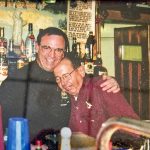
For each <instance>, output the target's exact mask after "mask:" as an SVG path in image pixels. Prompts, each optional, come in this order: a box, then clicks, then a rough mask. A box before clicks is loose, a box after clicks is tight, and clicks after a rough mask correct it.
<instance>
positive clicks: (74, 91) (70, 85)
mask: <svg viewBox="0 0 150 150" xmlns="http://www.w3.org/2000/svg"><path fill="white" fill-rule="evenodd" d="M54 74H55V77H56V82H57V84H58V86H59V87H60V88H61V89H62V90H63V91H65V92H67V93H68V94H70V95H74V96H77V95H78V93H79V91H80V88H81V86H82V83H83V78H84V76H85V71H84V67H83V66H80V67H78V68H77V69H74V68H73V66H72V63H71V61H70V60H68V59H66V58H65V59H63V60H62V61H61V62H60V63H59V64H58V65H57V66H56V67H55V69H54Z"/></svg>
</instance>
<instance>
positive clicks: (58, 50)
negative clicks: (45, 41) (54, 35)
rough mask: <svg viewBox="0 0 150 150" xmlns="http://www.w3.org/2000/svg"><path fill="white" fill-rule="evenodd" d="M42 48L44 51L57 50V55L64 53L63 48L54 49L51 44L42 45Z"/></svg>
mask: <svg viewBox="0 0 150 150" xmlns="http://www.w3.org/2000/svg"><path fill="white" fill-rule="evenodd" d="M41 48H42V50H43V51H44V52H47V53H49V52H52V50H53V51H54V52H55V54H56V55H60V54H62V52H64V49H63V48H56V49H52V48H51V47H50V46H47V45H41Z"/></svg>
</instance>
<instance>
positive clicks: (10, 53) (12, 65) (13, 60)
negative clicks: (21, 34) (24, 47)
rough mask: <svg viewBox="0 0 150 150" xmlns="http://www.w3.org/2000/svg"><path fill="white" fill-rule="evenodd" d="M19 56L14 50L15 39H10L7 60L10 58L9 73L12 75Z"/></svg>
mask: <svg viewBox="0 0 150 150" xmlns="http://www.w3.org/2000/svg"><path fill="white" fill-rule="evenodd" d="M18 58H19V56H18V55H17V54H16V53H15V52H14V44H13V40H12V39H10V40H9V46H8V53H7V60H8V74H9V75H10V74H11V73H13V72H14V71H15V70H16V69H17V60H18Z"/></svg>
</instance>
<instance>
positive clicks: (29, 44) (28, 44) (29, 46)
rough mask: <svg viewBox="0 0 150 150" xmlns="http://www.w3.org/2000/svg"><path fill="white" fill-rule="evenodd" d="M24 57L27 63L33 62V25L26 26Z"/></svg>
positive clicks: (34, 52) (34, 53) (34, 54)
mask: <svg viewBox="0 0 150 150" xmlns="http://www.w3.org/2000/svg"><path fill="white" fill-rule="evenodd" d="M25 55H26V56H27V58H28V60H29V61H33V60H35V56H36V51H35V36H34V34H33V24H32V23H29V24H28V35H27V37H26V40H25Z"/></svg>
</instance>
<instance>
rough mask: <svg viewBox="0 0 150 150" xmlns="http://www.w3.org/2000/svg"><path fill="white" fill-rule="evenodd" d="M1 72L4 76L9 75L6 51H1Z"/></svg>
mask: <svg viewBox="0 0 150 150" xmlns="http://www.w3.org/2000/svg"><path fill="white" fill-rule="evenodd" d="M0 74H1V75H3V76H7V75H8V62H7V57H6V54H5V53H0Z"/></svg>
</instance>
